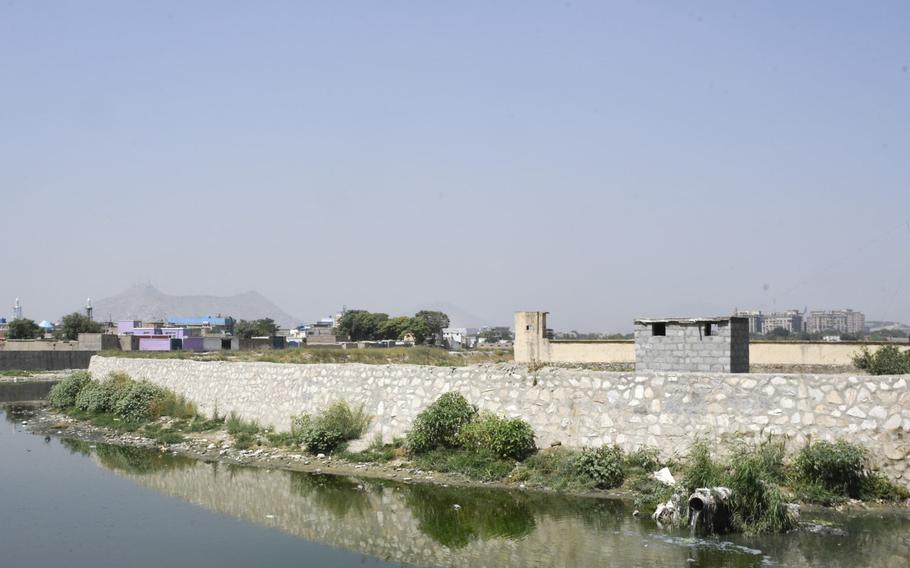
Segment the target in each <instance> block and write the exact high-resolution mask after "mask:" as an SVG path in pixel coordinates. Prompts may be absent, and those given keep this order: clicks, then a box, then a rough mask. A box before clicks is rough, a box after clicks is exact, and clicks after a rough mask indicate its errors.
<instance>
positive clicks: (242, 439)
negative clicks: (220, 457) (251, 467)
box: [233, 431, 257, 450]
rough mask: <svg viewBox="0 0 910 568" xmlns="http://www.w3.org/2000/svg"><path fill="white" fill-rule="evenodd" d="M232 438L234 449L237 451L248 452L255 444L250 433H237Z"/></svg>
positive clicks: (254, 438) (255, 441)
mask: <svg viewBox="0 0 910 568" xmlns="http://www.w3.org/2000/svg"><path fill="white" fill-rule="evenodd" d="M233 436H234V447H235V448H237V449H238V450H248V449H250V448H252V447H253V446H254V445H256V444H257V438H256V435H255V434H252V433H250V432H243V431H241V432H238V433H236V434H234V435H233Z"/></svg>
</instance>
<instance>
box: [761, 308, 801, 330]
mask: <svg viewBox="0 0 910 568" xmlns="http://www.w3.org/2000/svg"><path fill="white" fill-rule="evenodd" d="M775 329H783V330H786V331H788V332H789V333H791V334H796V333H802V332H803V316H802V314H801V313H800V312H799V310H787V311H785V312H774V313H770V314H766V315H765V316H764V317H763V318H762V335H768V334H769V333H771V332H772V331H774V330H775Z"/></svg>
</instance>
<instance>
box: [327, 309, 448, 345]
mask: <svg viewBox="0 0 910 568" xmlns="http://www.w3.org/2000/svg"><path fill="white" fill-rule="evenodd" d="M447 327H449V316H447V315H446V314H444V313H442V312H436V311H430V310H421V311H419V312H417V313H416V314H414V316H413V317H408V316H398V317H394V318H390V317H389V314H384V313H379V312H370V311H367V310H350V311H347V312H345V313H344V315H343V316H341V319H340V320H338V332H339V335H347V336H348V337H350V340H351V341H382V340H390V341H398V340H400V339H404V338H405V337H406V336H408V335H413V336H414V342H415V343H417V344H420V345H423V344H427V345H434V344H435V343H436V341H437V338H439V337H441V335H442V330H443V329H444V328H447Z"/></svg>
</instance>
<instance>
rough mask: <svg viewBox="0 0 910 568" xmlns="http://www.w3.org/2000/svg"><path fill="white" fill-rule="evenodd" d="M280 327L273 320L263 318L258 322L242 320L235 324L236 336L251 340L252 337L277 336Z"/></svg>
mask: <svg viewBox="0 0 910 568" xmlns="http://www.w3.org/2000/svg"><path fill="white" fill-rule="evenodd" d="M277 331H278V326H277V325H275V321H274V320H272V318H262V319H258V320H252V321H247V320H240V321H238V322H237V323H235V324H234V335H236V336H237V337H242V338H244V339H249V338H251V337H263V336H265V337H269V336H272V335H275V333H276V332H277Z"/></svg>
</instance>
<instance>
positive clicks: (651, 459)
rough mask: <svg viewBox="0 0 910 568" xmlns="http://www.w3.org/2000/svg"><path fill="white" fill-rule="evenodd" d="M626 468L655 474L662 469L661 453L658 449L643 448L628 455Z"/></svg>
mask: <svg viewBox="0 0 910 568" xmlns="http://www.w3.org/2000/svg"><path fill="white" fill-rule="evenodd" d="M626 467H629V468H638V469H640V470H642V471H645V472H648V473H650V472H654V471H657V470H658V469H660V468H661V461H660V451H659V450H658V449H657V448H641V449H638V450H635V451H634V452H629V453H628V454H626Z"/></svg>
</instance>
